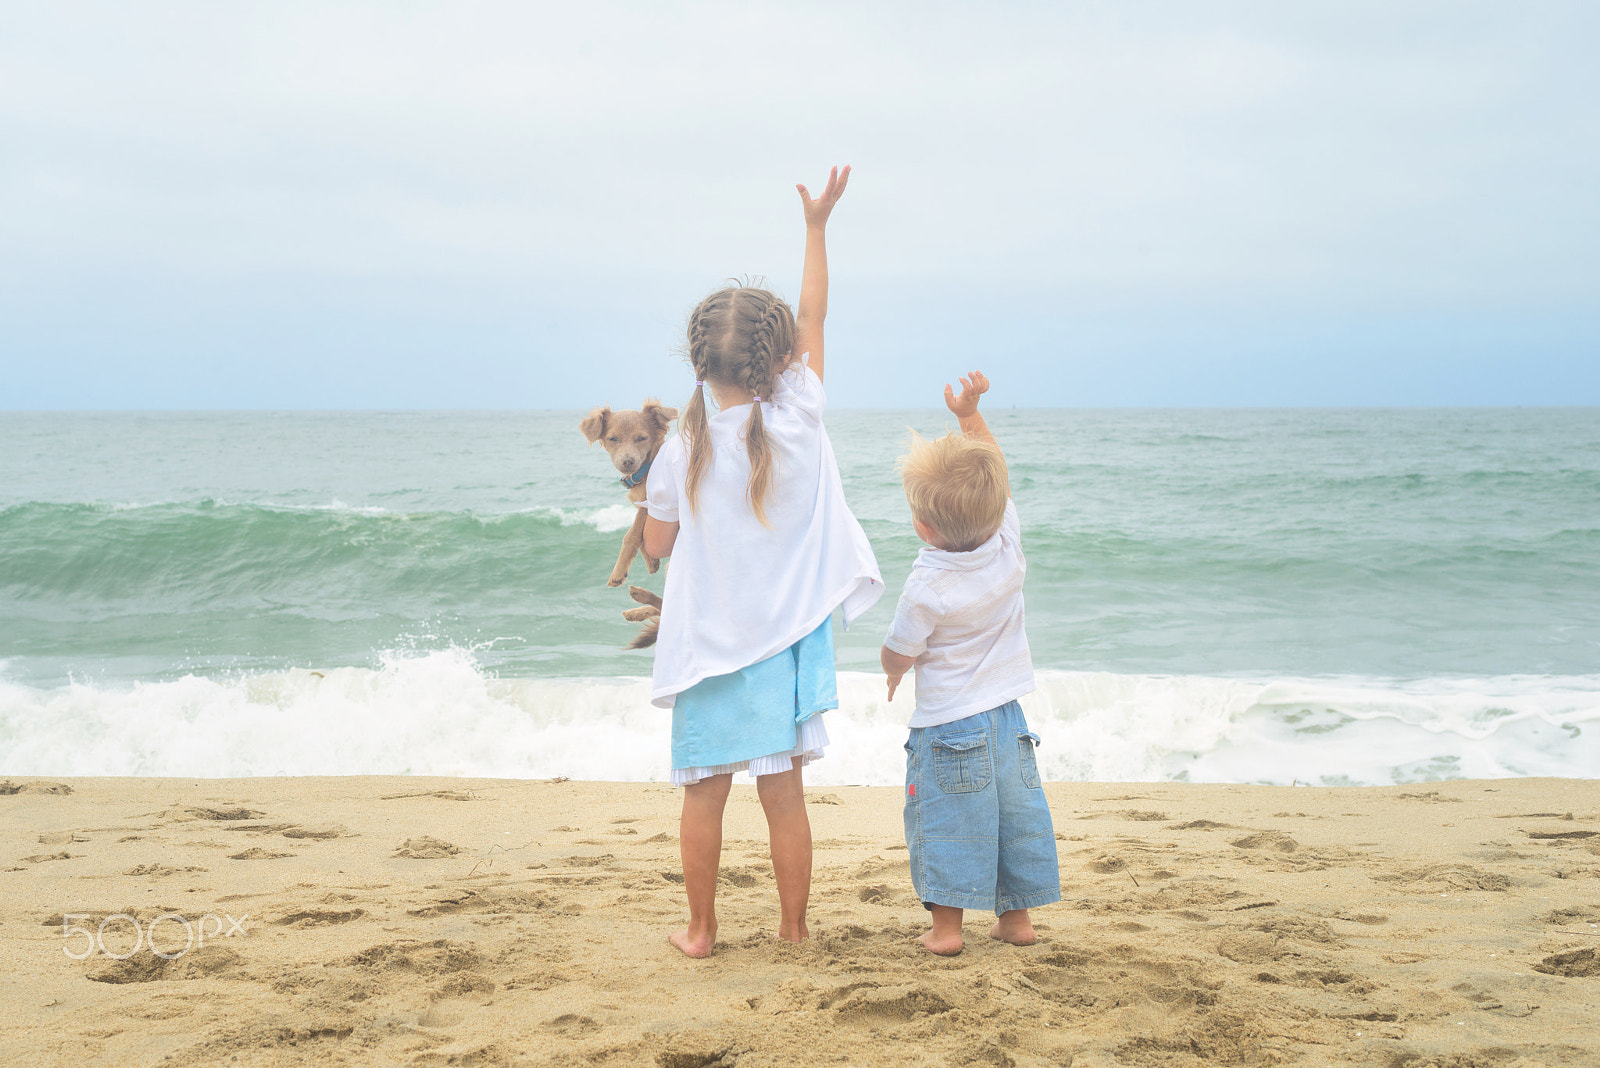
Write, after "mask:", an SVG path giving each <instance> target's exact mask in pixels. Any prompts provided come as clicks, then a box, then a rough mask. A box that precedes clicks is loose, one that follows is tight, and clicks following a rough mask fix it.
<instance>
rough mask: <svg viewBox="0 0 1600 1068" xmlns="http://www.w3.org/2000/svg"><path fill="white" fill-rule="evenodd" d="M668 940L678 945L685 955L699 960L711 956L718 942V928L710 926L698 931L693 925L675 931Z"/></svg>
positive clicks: (668, 936)
mask: <svg viewBox="0 0 1600 1068" xmlns="http://www.w3.org/2000/svg"><path fill="white" fill-rule="evenodd" d="M667 941H669V942H671V943H672V944H673V945H675V946H677V947H678V950H679V951H680V952H681V953H682V954H683V955H684V956H685V957H694V958H695V959H697V960H698V959H699V958H701V957H709V956H711V949H712V947H713V946H715V945H716V942H717V929H716V928H715V927H710V928H707V929H705V930H703V931H699V932H697V931H696V930H695V929H694V927H693V926H692V925H691V926H689V927H685V928H684V929H683V930H681V931H673V932H672V933H671V934H669V935H667Z"/></svg>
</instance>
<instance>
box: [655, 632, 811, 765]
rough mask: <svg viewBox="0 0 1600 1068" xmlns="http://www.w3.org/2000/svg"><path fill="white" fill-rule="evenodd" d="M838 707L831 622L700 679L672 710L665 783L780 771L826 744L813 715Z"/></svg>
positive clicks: (680, 696)
mask: <svg viewBox="0 0 1600 1068" xmlns="http://www.w3.org/2000/svg"><path fill="white" fill-rule="evenodd" d="M838 707H839V682H838V678H837V676H836V674H835V672H834V664H833V620H832V619H831V618H829V619H824V620H823V621H822V623H821V624H820V625H819V626H818V627H817V628H816V629H815V630H813V631H812V632H811V633H810V634H807V635H806V636H805V637H804V638H801V639H800V640H799V641H797V642H795V643H794V644H793V645H791V646H789V648H787V649H785V650H784V651H783V652H781V653H778V654H776V655H774V656H769V657H767V659H765V660H762V661H760V662H759V663H755V664H751V665H750V666H749V667H745V668H740V669H739V670H738V671H735V672H732V673H730V674H727V675H713V676H712V677H711V678H709V679H702V680H701V681H699V682H697V683H695V684H694V685H693V686H691V687H689V688H688V689H687V690H684V691H683V692H682V693H680V694H678V695H677V697H676V698H675V699H674V701H673V705H672V782H673V783H674V784H675V785H679V786H685V785H689V784H691V783H694V782H698V781H699V780H700V779H703V778H707V777H709V776H711V775H724V774H728V773H729V772H734V771H749V772H750V773H751V774H752V775H757V776H759V775H769V774H774V773H777V772H783V771H788V770H789V769H790V768H791V767H792V766H793V765H792V760H793V758H794V757H800V758H801V759H802V762H803V763H807V764H809V763H810V762H811V761H812V760H815V759H816V758H817V757H820V756H821V755H822V749H823V747H825V746H826V745H827V744H828V735H827V731H826V730H824V729H823V727H822V720H821V717H820V716H819V715H818V713H821V712H826V711H828V710H829V709H834V708H838Z"/></svg>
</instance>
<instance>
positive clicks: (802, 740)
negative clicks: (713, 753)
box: [667, 712, 828, 786]
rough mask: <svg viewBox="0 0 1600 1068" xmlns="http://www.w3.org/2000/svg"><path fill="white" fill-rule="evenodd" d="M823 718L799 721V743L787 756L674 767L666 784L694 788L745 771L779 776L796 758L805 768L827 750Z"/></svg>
mask: <svg viewBox="0 0 1600 1068" xmlns="http://www.w3.org/2000/svg"><path fill="white" fill-rule="evenodd" d="M822 715H823V714H822V713H821V712H818V713H817V714H816V715H814V716H808V717H807V718H806V719H805V720H803V721H802V722H801V724H800V737H799V744H798V745H796V746H795V747H794V748H793V749H791V750H789V751H788V752H786V753H773V754H771V755H769V756H763V757H756V758H755V759H754V760H736V761H734V762H733V763H732V764H718V765H716V766H715V767H710V768H673V769H672V774H671V776H670V777H669V778H668V780H667V781H668V782H670V783H672V785H674V786H693V785H694V784H695V783H697V782H699V781H700V780H701V779H709V778H711V776H713V775H729V774H732V773H734V772H739V771H748V772H749V773H750V774H751V775H752V776H754V777H756V778H760V777H761V776H763V775H781V774H782V773H783V772H786V771H788V770H790V769H791V768H793V767H794V758H795V757H799V758H800V766H801V767H805V766H806V765H807V764H809V763H811V762H812V761H813V760H820V759H821V758H822V751H823V750H824V749H826V748H827V747H828V728H827V727H824V726H823V725H822Z"/></svg>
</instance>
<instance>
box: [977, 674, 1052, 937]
mask: <svg viewBox="0 0 1600 1068" xmlns="http://www.w3.org/2000/svg"><path fill="white" fill-rule="evenodd" d="M995 713H996V726H997V728H998V732H997V733H998V734H999V737H1000V742H999V755H1000V760H999V761H998V765H997V767H996V782H997V784H998V786H999V789H1000V864H999V868H998V872H997V885H996V888H995V897H996V903H995V908H996V911H997V912H998V913H999V917H998V919H997V921H996V922H995V925H994V927H993V929H991V930H990V932H989V937H990V938H994V939H998V940H999V941H1002V942H1010V943H1012V944H1013V945H1019V946H1028V945H1032V944H1033V943H1034V941H1035V940H1036V936H1035V934H1034V930H1033V919H1032V917H1031V916H1029V914H1028V910H1029V909H1031V908H1036V907H1038V906H1040V905H1047V904H1049V903H1051V902H1053V901H1060V900H1061V871H1060V867H1059V864H1058V861H1057V857H1056V836H1055V828H1054V826H1053V825H1052V822H1051V819H1050V805H1049V802H1048V801H1046V800H1045V796H1044V789H1043V784H1042V783H1041V782H1040V778H1039V767H1038V762H1037V760H1036V759H1035V757H1034V748H1035V735H1034V734H1033V732H1032V731H1030V730H1029V729H1028V722H1027V719H1026V718H1025V717H1024V716H1023V714H1022V708H1021V706H1020V705H1018V704H1017V703H1016V702H1015V701H1013V702H1010V703H1008V704H1006V705H1003V706H1001V707H1000V708H998V709H996V710H995Z"/></svg>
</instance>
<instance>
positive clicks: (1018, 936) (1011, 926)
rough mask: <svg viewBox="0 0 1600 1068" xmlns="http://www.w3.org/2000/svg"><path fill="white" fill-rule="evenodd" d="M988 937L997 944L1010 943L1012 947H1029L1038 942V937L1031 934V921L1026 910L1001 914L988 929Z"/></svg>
mask: <svg viewBox="0 0 1600 1068" xmlns="http://www.w3.org/2000/svg"><path fill="white" fill-rule="evenodd" d="M989 937H990V938H993V939H994V940H995V941H997V942H1010V943H1011V944H1012V945H1014V946H1031V945H1033V944H1034V942H1036V941H1038V936H1037V935H1035V934H1034V933H1033V920H1032V918H1030V917H1029V916H1028V910H1027V909H1012V910H1011V911H1010V912H1002V913H1001V914H1000V918H999V919H998V920H996V921H995V924H994V926H993V927H991V928H990V929H989Z"/></svg>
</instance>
